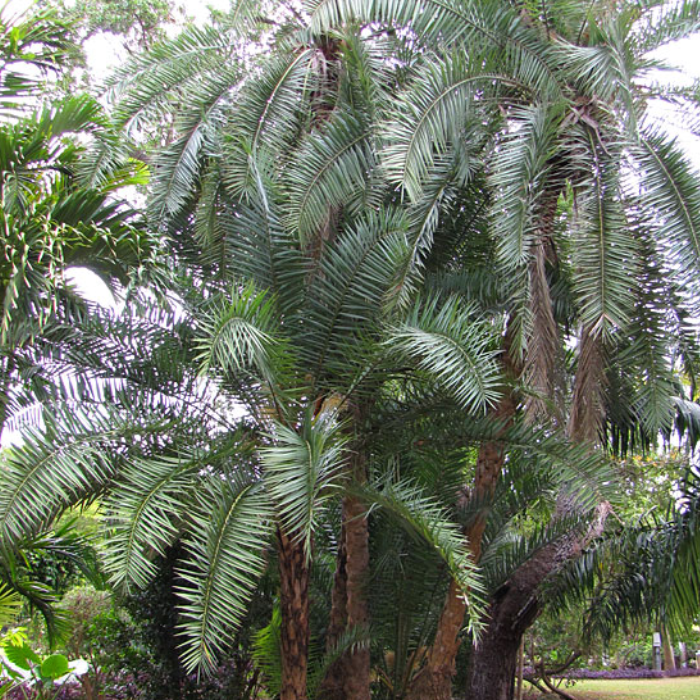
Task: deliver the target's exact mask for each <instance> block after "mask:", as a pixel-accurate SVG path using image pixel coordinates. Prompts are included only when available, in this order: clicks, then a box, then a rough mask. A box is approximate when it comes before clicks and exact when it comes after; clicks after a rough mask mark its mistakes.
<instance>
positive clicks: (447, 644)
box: [406, 332, 519, 700]
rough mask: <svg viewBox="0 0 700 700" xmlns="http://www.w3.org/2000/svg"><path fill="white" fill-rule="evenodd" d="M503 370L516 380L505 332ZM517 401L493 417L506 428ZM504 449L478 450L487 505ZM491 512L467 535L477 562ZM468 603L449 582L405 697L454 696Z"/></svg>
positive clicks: (477, 492)
mask: <svg viewBox="0 0 700 700" xmlns="http://www.w3.org/2000/svg"><path fill="white" fill-rule="evenodd" d="M502 360H503V364H504V369H505V371H506V374H507V375H508V376H510V377H516V376H518V374H519V369H518V368H516V367H515V365H514V364H513V362H512V358H511V357H510V335H509V333H508V332H506V336H505V338H504V350H503V356H502ZM515 409H516V400H515V397H514V396H513V394H512V393H506V394H504V396H503V397H502V398H501V400H500V401H499V403H498V405H497V406H496V408H495V409H494V410H493V411H492V413H491V415H492V417H493V418H494V419H495V420H499V421H502V423H503V429H504V430H505V428H506V427H507V426H508V425H509V424H510V422H511V420H512V418H513V416H514V415H515ZM503 461H504V452H503V447H502V445H501V444H500V443H498V442H497V441H490V442H485V443H484V444H483V445H481V447H480V448H479V454H478V457H477V460H476V470H475V474H474V488H473V493H472V494H470V495H473V496H475V497H476V498H478V499H480V500H482V501H483V502H484V503H487V502H488V500H489V498H490V496H491V495H492V494H493V492H494V491H495V489H496V485H497V483H498V479H499V477H500V475H501V470H502V469H503ZM487 517H488V512H487V511H486V510H485V511H483V512H481V513H479V514H478V515H477V516H476V518H475V519H474V521H473V522H472V523H471V525H470V526H469V527H468V528H467V530H466V532H465V535H466V538H467V543H468V547H469V551H470V552H471V555H472V557H473V559H474V561H475V562H478V561H479V559H480V557H481V545H482V539H483V535H484V530H485V529H486V520H487ZM465 613H466V604H465V602H464V594H463V592H462V591H461V590H460V589H459V586H457V584H456V583H455V581H454V580H452V581H450V586H449V588H448V591H447V596H446V598H445V603H444V604H443V609H442V612H441V614H440V620H439V621H438V626H437V632H436V633H435V639H434V640H433V643H432V645H431V646H430V649H428V652H427V654H426V660H425V663H424V665H423V666H422V667H421V669H420V670H419V671H418V673H417V674H416V675H415V676H414V678H413V680H412V681H411V684H410V686H409V688H408V692H407V694H406V700H450V698H451V697H452V678H453V677H454V673H455V661H456V658H457V651H458V650H459V644H460V640H459V633H460V630H461V629H462V625H463V624H464V615H465Z"/></svg>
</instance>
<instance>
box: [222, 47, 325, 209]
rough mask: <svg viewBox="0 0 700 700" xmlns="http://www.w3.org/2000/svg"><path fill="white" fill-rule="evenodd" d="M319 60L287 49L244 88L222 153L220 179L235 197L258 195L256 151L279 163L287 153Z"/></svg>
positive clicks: (307, 52)
mask: <svg viewBox="0 0 700 700" xmlns="http://www.w3.org/2000/svg"><path fill="white" fill-rule="evenodd" d="M317 58H318V57H317V54H316V51H315V50H314V49H313V48H302V49H299V48H290V52H289V53H288V54H287V55H285V56H284V57H283V58H276V59H274V60H271V61H270V62H269V64H267V65H265V67H264V69H263V71H262V72H261V73H260V74H259V75H255V77H251V78H250V79H249V80H248V81H247V82H246V84H245V85H244V86H243V88H242V90H241V93H240V95H239V97H238V107H239V108H238V109H237V110H236V113H235V115H234V116H233V118H232V120H231V122H230V124H229V134H228V136H227V141H226V144H225V147H224V155H225V165H226V167H225V170H224V178H225V182H226V185H227V186H228V188H229V190H230V192H231V193H232V195H233V196H234V197H237V198H238V197H241V196H242V195H243V194H245V193H247V192H249V191H251V190H252V191H255V190H256V189H257V183H256V182H255V173H254V171H253V168H254V167H257V160H258V157H259V153H258V152H259V151H261V150H263V149H264V150H265V151H267V152H268V153H271V154H274V157H275V158H278V159H279V158H280V156H281V155H282V154H285V153H286V152H287V151H288V150H289V146H290V144H291V143H292V141H293V137H294V135H295V134H297V133H298V125H299V120H300V119H301V118H302V115H303V113H304V107H305V104H306V103H307V102H308V99H309V97H310V93H311V91H312V90H313V86H314V79H313V66H314V61H315V60H316V59H317Z"/></svg>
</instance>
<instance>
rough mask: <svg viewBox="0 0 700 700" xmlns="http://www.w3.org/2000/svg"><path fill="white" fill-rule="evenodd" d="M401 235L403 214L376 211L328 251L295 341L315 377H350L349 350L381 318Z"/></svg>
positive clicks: (365, 217) (310, 289) (400, 242)
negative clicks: (336, 373) (336, 374)
mask: <svg viewBox="0 0 700 700" xmlns="http://www.w3.org/2000/svg"><path fill="white" fill-rule="evenodd" d="M406 229H407V222H406V218H405V216H404V214H403V212H401V211H400V210H395V209H386V210H381V211H380V212H378V213H377V214H374V213H371V214H367V215H365V216H364V217H362V218H361V219H358V220H357V221H355V223H354V226H353V227H352V228H348V229H346V230H345V231H344V232H343V235H342V236H341V238H340V239H339V240H338V242H337V243H336V244H335V245H334V246H332V247H330V246H329V247H328V249H327V251H326V253H325V255H324V256H323V258H322V259H321V262H320V265H319V268H318V273H317V274H316V275H315V277H314V279H313V282H312V284H311V286H310V288H309V291H308V313H307V318H306V319H305V323H306V324H307V326H308V330H307V331H306V332H305V335H304V336H303V337H301V338H300V339H299V346H300V350H301V351H302V352H303V353H304V356H305V358H306V359H307V362H309V364H310V365H311V367H310V368H311V371H312V373H313V375H314V376H315V377H319V376H320V375H322V373H323V372H327V371H330V370H333V369H336V370H340V371H342V372H344V373H345V374H346V375H347V374H349V373H348V372H347V368H348V363H349V362H351V359H350V358H351V355H352V351H353V349H354V348H355V346H356V345H357V343H358V342H360V341H361V338H362V337H363V335H364V334H366V333H368V332H369V331H370V329H372V327H373V325H374V324H376V323H377V322H378V321H379V319H380V317H381V313H382V300H383V298H384V295H385V294H386V293H387V290H388V288H389V285H390V284H391V282H392V271H393V270H394V269H395V268H396V264H397V258H398V256H399V255H400V254H401V253H402V249H403V245H402V244H403V241H404V240H405V235H406ZM341 368H344V369H341Z"/></svg>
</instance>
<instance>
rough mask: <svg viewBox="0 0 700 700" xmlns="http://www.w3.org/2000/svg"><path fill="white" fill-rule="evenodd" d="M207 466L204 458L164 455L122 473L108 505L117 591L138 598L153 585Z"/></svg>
mask: <svg viewBox="0 0 700 700" xmlns="http://www.w3.org/2000/svg"><path fill="white" fill-rule="evenodd" d="M205 464H206V461H205V460H204V458H203V457H202V456H201V455H200V456H195V458H194V459H181V458H179V457H175V456H173V457H169V456H167V455H162V456H160V457H157V458H151V459H137V460H134V461H133V462H132V464H130V465H129V466H128V467H127V468H126V469H124V470H122V473H121V474H120V478H119V481H118V483H117V484H115V485H114V486H113V487H112V489H111V490H110V493H109V496H108V497H107V498H105V500H104V502H103V508H104V511H105V513H107V514H108V517H109V522H110V534H109V548H108V550H107V551H106V553H105V570H106V573H107V575H108V576H109V578H110V583H111V584H112V585H113V586H114V587H115V588H117V589H119V590H122V591H124V592H133V590H134V588H144V587H145V586H146V585H147V584H148V583H149V582H150V581H151V579H152V578H153V576H154V575H155V573H156V572H157V570H158V568H157V563H156V561H155V559H156V557H157V556H158V555H160V556H163V555H164V552H165V548H166V547H168V546H169V545H172V544H173V543H174V542H175V539H176V538H177V535H178V533H179V524H180V523H181V522H182V521H183V520H184V518H185V514H186V513H187V507H188V505H189V503H188V501H189V499H190V496H191V494H192V489H193V487H194V485H195V478H194V477H196V475H197V472H198V471H199V470H201V469H202V468H203V467H204V466H205Z"/></svg>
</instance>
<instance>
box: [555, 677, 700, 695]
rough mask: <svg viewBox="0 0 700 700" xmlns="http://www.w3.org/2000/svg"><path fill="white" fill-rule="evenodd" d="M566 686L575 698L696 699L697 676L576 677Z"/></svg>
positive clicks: (699, 689)
mask: <svg viewBox="0 0 700 700" xmlns="http://www.w3.org/2000/svg"><path fill="white" fill-rule="evenodd" d="M566 690H567V692H568V693H569V694H571V695H573V696H574V697H575V698H576V700H700V677H697V676H696V677H695V678H658V679H644V680H632V681H628V680H620V681H602V680H595V681H577V682H576V685H575V686H573V687H570V688H567V689H566Z"/></svg>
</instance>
